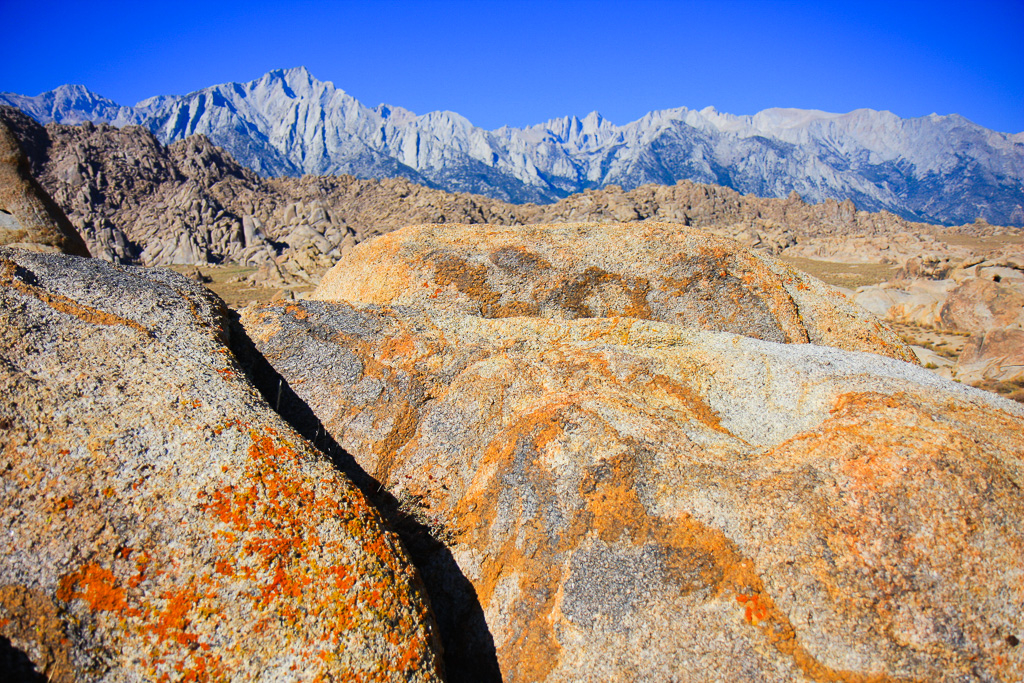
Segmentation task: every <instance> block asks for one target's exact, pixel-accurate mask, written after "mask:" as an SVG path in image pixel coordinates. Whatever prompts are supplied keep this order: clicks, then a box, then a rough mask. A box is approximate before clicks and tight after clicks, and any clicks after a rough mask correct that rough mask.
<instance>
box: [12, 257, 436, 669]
mask: <svg viewBox="0 0 1024 683" xmlns="http://www.w3.org/2000/svg"><path fill="white" fill-rule="evenodd" d="M225 313H226V311H225V309H224V308H223V304H222V303H221V302H220V300H219V299H216V297H214V296H213V295H211V294H209V293H208V292H207V291H206V290H204V289H202V288H201V287H199V286H197V285H195V284H193V283H191V282H190V281H189V280H187V279H186V278H184V277H182V276H178V275H174V274H173V273H170V272H167V271H159V270H146V269H136V268H119V267H115V266H111V265H109V264H105V263H102V262H100V261H97V260H92V259H76V258H69V257H63V256H59V255H49V254H46V255H44V254H30V253H27V252H22V251H17V250H12V249H0V429H2V430H3V443H2V448H0V525H2V528H3V529H4V533H3V535H2V537H0V636H3V639H2V641H0V658H6V659H10V660H12V661H15V662H20V663H21V664H20V665H25V666H28V667H29V668H31V667H33V666H34V668H35V669H36V672H37V673H39V674H42V675H45V676H46V677H47V678H48V680H50V681H99V680H103V681H127V680H147V681H156V680H161V677H164V679H166V677H168V676H169V677H170V678H171V679H172V680H179V679H180V680H220V679H227V678H231V679H237V680H256V679H261V680H314V679H317V680H320V679H323V678H325V677H333V678H334V679H345V680H354V679H358V680H394V681H399V680H402V681H405V680H416V681H432V680H440V671H439V667H440V664H439V658H438V656H437V654H436V649H435V648H436V640H435V635H434V631H433V626H432V622H431V620H430V618H429V616H428V614H427V607H426V604H425V602H424V600H423V598H422V595H421V592H420V589H419V588H418V580H417V579H416V578H415V575H414V570H413V569H412V567H411V566H410V565H409V564H408V562H407V560H406V556H405V554H404V552H403V551H402V550H401V548H400V547H399V545H398V541H397V538H396V537H395V536H394V535H393V534H392V533H390V532H385V531H384V530H383V529H382V527H381V524H380V518H379V516H378V514H377V513H376V512H375V511H374V510H373V509H372V508H370V507H369V505H368V504H367V502H366V501H365V499H364V497H363V496H362V494H361V493H360V492H359V491H358V490H356V489H355V488H354V486H353V485H352V484H351V483H350V482H349V481H348V479H346V478H345V477H344V476H343V475H342V474H341V473H340V472H338V471H337V470H335V469H334V468H333V466H332V465H331V464H330V463H329V462H328V461H326V459H325V458H324V457H323V456H322V455H320V454H319V453H317V452H316V451H315V450H313V449H312V448H311V447H310V446H309V445H308V444H307V443H306V442H305V441H304V440H303V439H302V438H301V437H299V436H298V435H297V434H296V433H295V432H294V431H292V430H291V429H290V428H289V427H288V426H287V425H286V424H285V423H284V422H283V421H282V420H281V419H280V418H279V417H278V416H277V415H276V414H275V413H274V412H273V411H271V410H270V408H269V407H268V406H267V405H266V404H265V403H264V402H263V400H262V399H261V398H260V396H259V394H257V393H256V391H255V390H254V389H253V388H252V386H251V385H250V384H249V382H248V380H247V379H246V378H245V375H244V373H243V372H242V369H241V367H240V366H239V365H238V363H237V362H236V361H235V358H234V355H233V354H232V352H231V350H229V347H228V344H229V343H231V340H230V339H229V335H230V331H229V327H228V325H227V321H226V319H225V317H224V316H225ZM25 666H22V668H23V669H24V668H25Z"/></svg>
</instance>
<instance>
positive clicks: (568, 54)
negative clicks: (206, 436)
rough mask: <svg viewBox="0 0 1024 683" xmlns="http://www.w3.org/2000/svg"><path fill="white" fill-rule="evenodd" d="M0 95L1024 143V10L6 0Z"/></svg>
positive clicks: (938, 5) (646, 2)
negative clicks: (797, 123)
mask: <svg viewBox="0 0 1024 683" xmlns="http://www.w3.org/2000/svg"><path fill="white" fill-rule="evenodd" d="M0 19H3V20H4V22H5V23H6V24H7V25H9V26H34V25H37V24H40V22H44V23H45V26H46V35H47V47H46V49H45V50H40V49H39V46H38V43H37V37H36V36H35V35H34V34H33V32H31V31H14V32H12V34H11V35H10V36H8V38H7V40H5V41H4V42H3V43H2V44H0V65H2V66H0V91H7V92H17V93H24V94H28V95H35V94H38V93H41V92H45V91H48V90H52V89H54V88H56V87H58V86H60V85H62V84H65V83H82V84H85V85H87V86H88V87H89V89H90V90H92V91H94V92H99V93H103V94H104V95H105V96H106V97H109V98H111V99H112V100H115V101H117V102H120V103H123V104H131V103H133V102H138V101H140V100H143V99H146V98H148V97H151V96H154V95H159V94H167V93H177V94H181V93H189V92H194V91H197V90H200V89H202V88H205V87H207V86H209V85H210V84H213V83H227V82H234V81H241V82H245V81H249V80H252V79H255V78H258V77H259V76H260V75H262V74H264V73H266V72H268V71H271V70H273V69H276V68H280V67H289V66H293V65H299V64H302V65H305V66H307V67H308V68H309V69H310V70H311V71H312V72H313V73H316V74H319V75H325V76H329V77H331V78H333V79H334V80H335V82H337V83H339V84H341V85H343V86H344V88H345V90H346V92H348V93H349V94H350V95H352V96H353V97H355V98H357V99H359V100H360V101H361V102H366V103H368V104H370V105H373V104H374V103H379V102H394V103H397V104H401V105H402V106H403V107H405V108H406V109H409V110H411V111H416V112H430V111H436V110H451V111H457V112H459V113H460V114H462V115H463V116H465V117H467V118H468V119H469V120H471V121H473V122H474V124H476V125H478V126H480V127H482V128H484V129H487V130H495V129H497V128H500V127H502V126H504V125H508V126H511V127H519V128H522V127H526V126H529V125H532V124H535V123H537V122H539V121H547V120H549V119H552V118H557V117H560V116H563V115H566V114H569V115H572V114H575V115H577V116H579V117H581V118H582V117H583V116H584V115H585V114H587V113H588V112H590V111H593V110H597V111H599V112H601V114H602V115H603V116H604V117H605V118H607V119H608V120H610V121H615V122H617V123H620V124H621V123H624V122H628V121H635V120H636V119H638V118H640V117H642V116H643V115H644V114H645V113H647V112H650V111H660V110H664V109H669V108H672V107H677V106H680V105H686V106H688V107H691V108H694V109H698V110H699V109H703V108H705V107H707V106H714V107H715V108H717V109H718V110H719V111H727V112H732V113H735V114H740V115H753V114H754V113H755V112H758V111H762V110H764V109H768V108H772V107H793V108H800V109H815V110H821V111H830V112H849V111H852V110H854V109H859V108H870V109H875V110H880V111H891V112H893V113H894V114H896V115H898V116H900V117H902V118H914V117H919V116H926V115H928V114H931V113H937V114H940V115H946V114H951V113H957V114H960V115H962V116H964V117H965V118H967V119H969V120H971V121H973V122H975V123H977V124H978V125H981V126H984V127H986V128H989V129H992V130H998V131H1003V132H1008V133H1016V132H1022V131H1024V106H1022V101H1021V99H1020V96H1019V93H1021V92H1024V43H1022V41H1020V39H1019V36H1020V35H1022V34H1024V5H1022V4H1021V3H1019V2H1015V1H1010V0H978V2H974V3H971V5H970V7H969V8H965V7H964V6H962V4H960V3H953V2H951V1H949V0H935V1H933V2H927V3H926V2H923V0H908V1H907V2H901V3H891V2H890V3H886V2H882V0H864V1H861V2H856V3H854V2H849V1H847V2H843V1H842V0H838V1H837V2H833V3H828V4H822V3H816V2H811V1H810V0H793V1H792V2H786V3H776V2H764V1H763V0H727V1H725V2H721V1H715V2H712V1H711V0H684V1H674V0H635V1H633V2H630V3H628V5H627V4H624V3H621V2H617V1H615V0H587V1H586V2H583V0H517V2H515V3H502V2H495V3H471V2H469V1H468V0H430V1H429V2H410V1H407V0H406V1H403V0H363V1H362V2H358V3H357V2H353V1H351V0H340V1H330V2H329V1H327V0H301V1H298V0H291V1H289V0H284V1H283V2H270V1H268V0H249V1H248V2H245V3H242V2H239V1H238V0H228V1H227V2H218V3H202V2H198V1H197V0H181V2H178V3H175V6H174V11H167V10H166V8H163V7H160V6H159V5H147V4H139V3H128V2H125V1H124V0H101V1H100V2H98V3H92V4H89V5H80V4H75V3H67V2H65V1H63V0H38V2H33V3H22V4H18V3H4V4H2V5H0Z"/></svg>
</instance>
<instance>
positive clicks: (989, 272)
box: [852, 254, 1024, 384]
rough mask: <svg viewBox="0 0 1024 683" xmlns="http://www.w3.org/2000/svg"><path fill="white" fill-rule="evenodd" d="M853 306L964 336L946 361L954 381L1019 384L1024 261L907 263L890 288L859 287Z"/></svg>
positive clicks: (1023, 371)
mask: <svg viewBox="0 0 1024 683" xmlns="http://www.w3.org/2000/svg"><path fill="white" fill-rule="evenodd" d="M852 298H853V302H854V303H855V304H857V305H859V306H861V307H862V308H864V309H866V310H868V311H870V312H872V313H874V314H875V315H877V316H879V317H881V318H883V319H885V320H889V321H892V322H895V323H904V324H910V325H915V326H918V327H920V328H923V329H925V330H928V329H932V330H937V331H944V332H953V333H958V334H970V335H971V338H970V339H969V340H968V341H967V343H966V345H965V346H964V348H963V351H962V353H961V354H960V355H959V357H958V358H956V359H955V360H956V362H955V364H953V365H952V367H951V368H948V369H947V368H946V366H947V365H949V364H950V363H945V362H937V361H935V360H934V359H933V360H931V362H929V364H930V365H934V366H936V369H938V370H940V371H941V372H942V373H944V374H945V373H947V372H948V373H950V376H952V377H954V378H955V379H957V380H959V381H961V382H967V383H970V384H980V383H983V382H988V383H991V382H1020V381H1024V336H1022V335H1024V258H1022V257H1021V256H1020V255H1018V254H1011V255H1009V256H1004V257H1002V258H996V259H979V258H969V259H966V260H961V261H959V262H952V261H950V260H949V259H943V258H935V257H931V258H921V257H918V258H914V259H910V260H909V261H908V262H907V263H906V264H905V265H904V266H903V268H901V269H900V271H899V272H898V273H897V275H896V277H895V278H894V279H893V280H892V281H890V282H884V283H882V284H880V285H873V286H870V287H861V288H858V290H857V291H856V292H855V293H854V295H853V297H852Z"/></svg>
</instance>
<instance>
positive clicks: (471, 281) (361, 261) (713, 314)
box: [313, 222, 917, 363]
mask: <svg viewBox="0 0 1024 683" xmlns="http://www.w3.org/2000/svg"><path fill="white" fill-rule="evenodd" d="M313 298H314V299H319V300H324V301H351V302H361V303H386V304H393V305H405V304H417V305H423V306H429V307H430V308H432V309H437V310H448V311H453V312H459V313H465V314H469V315H479V316H483V317H485V318H507V317H514V316H532V317H544V318H569V319H574V318H604V317H612V316H629V317H633V318H641V319H647V320H660V321H662V322H669V323H675V324H680V325H686V326H691V327H699V328H702V329H707V330H718V331H723V332H733V333H736V334H742V335H744V336H747V337H754V338H757V339H765V340H768V341H776V342H788V343H807V342H810V343H812V344H821V345H826V346H835V347H838V348H843V349H848V350H853V351H868V352H871V353H878V354H882V355H886V356H890V357H892V358H898V359H900V360H905V361H908V362H912V363H916V362H917V361H916V358H915V356H914V354H913V352H912V351H911V350H910V348H909V347H908V346H907V345H906V344H905V343H904V342H903V341H902V340H901V339H900V338H899V337H898V336H897V335H896V334H895V333H894V332H892V331H891V330H890V329H888V328H887V327H885V326H884V325H882V324H880V323H879V322H878V321H877V320H876V319H874V318H873V317H872V316H869V315H866V314H865V313H864V312H863V311H862V310H861V309H859V308H857V307H855V306H853V305H851V304H850V303H849V302H848V301H847V300H846V299H845V297H844V296H843V295H842V294H840V293H838V292H836V291H835V290H833V289H831V288H830V287H828V286H826V285H825V284H823V283H822V282H820V281H819V280H817V279H815V278H813V277H811V276H810V275H807V274H805V273H801V272H800V271H798V270H795V269H793V268H790V267H789V266H787V265H785V264H783V263H782V262H780V261H778V260H776V259H774V258H773V257H771V256H766V255H762V254H756V253H754V252H752V251H749V250H747V249H744V248H743V247H741V246H740V244H739V243H738V242H736V241H734V240H731V239H728V238H724V237H717V236H715V235H712V234H710V233H708V232H705V231H702V230H698V229H695V228H688V227H685V226H682V225H679V224H668V223H653V222H644V223H622V224H608V223H604V224H601V223H580V224H562V225H527V226H516V227H505V226H493V225H421V226H411V227H408V228H403V229H402V230H397V231H395V232H391V233H388V234H387V235H382V236H380V237H377V238H375V239H373V240H370V241H368V242H364V243H362V244H360V245H358V246H357V247H356V248H355V249H354V250H353V251H352V252H350V253H349V254H348V255H347V256H345V257H344V258H343V259H342V260H341V261H340V262H339V263H338V264H337V265H335V266H334V268H332V269H331V270H330V271H329V272H328V273H327V274H326V275H325V276H324V278H323V280H322V281H321V283H320V286H319V287H318V288H317V290H316V292H315V293H314V295H313Z"/></svg>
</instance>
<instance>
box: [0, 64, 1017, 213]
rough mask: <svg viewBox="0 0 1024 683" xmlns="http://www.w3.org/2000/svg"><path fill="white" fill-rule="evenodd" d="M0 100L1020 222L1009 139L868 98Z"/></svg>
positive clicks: (358, 163)
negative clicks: (624, 118) (506, 110)
mask: <svg viewBox="0 0 1024 683" xmlns="http://www.w3.org/2000/svg"><path fill="white" fill-rule="evenodd" d="M0 103H8V104H14V105H16V106H20V107H24V108H25V109H26V110H27V111H30V112H32V113H33V115H35V116H37V117H39V118H40V120H43V121H50V120H55V119H56V120H60V121H65V122H68V123H75V122H78V121H81V120H83V119H92V120H95V121H97V122H100V121H113V122H115V123H121V124H123V123H133V122H137V121H142V122H143V123H144V124H145V125H146V126H147V127H148V129H149V130H152V131H153V132H154V133H155V134H156V135H157V137H159V139H160V140H161V141H163V142H167V143H169V142H173V141H177V140H181V139H184V138H186V137H189V136H191V135H196V134H201V135H206V136H208V137H209V138H210V139H212V140H213V141H214V142H216V143H217V144H218V145H221V146H223V147H225V148H226V149H227V150H229V151H230V152H231V154H232V155H233V156H234V157H235V158H236V159H238V160H239V161H240V162H241V163H243V164H244V165H246V166H247V167H248V168H251V169H254V170H256V171H257V172H259V173H262V174H264V175H272V176H280V175H294V176H298V175H302V174H306V173H309V174H338V173H346V174H348V173H350V174H353V175H356V176H359V177H363V178H382V177H396V176H402V177H406V178H409V179H411V180H413V181H415V182H418V183H421V184H429V185H432V186H434V187H438V188H443V189H446V190H448V191H456V192H473V193H477V194H482V195H486V196H489V197H494V198H498V199H502V200H506V201H513V202H525V201H538V202H551V201H555V200H557V199H559V198H562V197H565V196H567V195H569V194H572V193H575V192H581V191H583V190H586V189H589V188H598V187H606V186H609V185H617V186H621V187H625V188H627V189H634V188H637V187H640V186H642V185H645V184H652V183H653V184H659V185H672V184H674V183H676V182H677V181H679V180H686V181H691V182H700V183H715V184H720V185H727V186H729V187H732V188H733V189H735V190H736V191H738V192H740V193H743V194H755V195H758V196H762V197H779V198H782V197H786V196H787V195H789V194H791V193H794V192H796V193H799V194H800V195H802V196H804V197H807V198H808V199H810V200H812V201H814V202H815V203H820V202H823V201H825V200H828V199H833V200H838V201H844V200H847V199H850V200H852V201H853V202H854V203H856V204H857V205H858V206H859V207H861V208H866V209H870V210H872V211H879V210H889V211H892V212H894V213H897V214H899V215H902V216H904V217H907V218H912V219H915V220H929V221H934V222H940V223H962V222H964V221H972V220H974V219H975V218H976V217H978V216H981V217H983V218H985V219H987V220H989V221H992V222H996V223H1004V224H1012V225H1024V189H1022V181H1024V177H1022V168H1024V167H1022V163H1021V162H1022V159H1024V156H1022V152H1021V147H1020V143H1021V142H1022V139H1024V136H1022V135H1021V134H1019V133H1018V134H1008V133H999V132H996V131H992V130H987V129H985V128H983V127H981V126H978V125H976V124H974V123H972V122H971V121H968V120H967V119H965V118H963V117H961V116H958V115H956V114H952V115H949V116H937V115H934V114H932V115H930V116H925V117H920V118H913V119H902V118H900V117H898V116H895V115H894V114H892V113H891V112H887V111H872V110H869V109H858V110H856V111H852V112H849V113H845V114H832V113H827V112H822V111H812V110H799V109H767V110H765V111H762V112H759V113H757V114H755V115H753V116H733V115H731V114H726V113H723V112H719V111H716V110H715V109H714V108H713V107H707V108H705V109H701V110H699V111H697V110H692V109H687V108H686V107H679V108H677V109H667V110H662V111H654V112H650V113H649V114H647V115H645V116H643V117H642V118H640V119H638V120H636V121H633V122H630V123H627V124H625V125H615V124H613V123H612V122H610V121H608V120H606V119H604V118H602V117H601V115H600V114H598V113H597V112H591V113H590V114H589V115H587V116H586V117H584V118H582V119H580V118H578V117H576V116H566V117H561V118H556V119H552V120H550V121H547V122H545V123H541V124H538V125H534V126H530V127H527V128H511V127H503V128H500V129H498V130H494V131H488V130H483V129H481V128H478V127H476V126H474V125H473V124H472V123H471V122H470V121H468V120H467V119H466V118H464V117H462V116H460V115H458V114H456V113H453V112H447V111H443V112H442V111H435V112H430V113H427V114H424V115H421V116H417V115H416V114H414V113H413V112H410V111H408V110H405V109H402V108H401V107H394V106H390V105H383V104H382V105H379V106H377V107H374V108H370V107H367V106H365V105H364V104H362V103H361V102H359V101H358V100H356V99H355V98H353V97H352V96H351V95H349V94H347V93H346V92H345V91H343V90H340V89H338V88H336V87H335V86H334V84H333V83H331V82H329V81H319V80H317V79H316V78H315V77H314V76H313V75H312V74H311V73H310V72H309V71H308V70H307V69H305V68H303V67H299V68H294V69H287V70H280V69H279V70H274V71H270V72H268V73H266V74H264V75H263V76H261V77H260V78H258V79H255V80H253V81H249V82H247V83H223V84H219V85H214V86H211V87H208V88H203V89H202V90H198V91H196V92H192V93H189V94H187V95H180V96H178V95H167V96H161V97H156V98H151V99H149V100H146V101H144V102H140V103H138V104H137V105H136V106H135V107H134V108H130V107H119V106H118V105H116V104H115V103H113V102H110V101H109V100H106V99H105V98H101V97H98V96H96V95H93V94H92V93H89V92H88V91H84V89H81V88H80V86H77V87H76V86H64V87H62V88H59V89H58V90H56V91H53V92H50V93H44V94H42V95H39V96H37V97H25V96H20V95H11V94H8V93H3V94H0ZM76 104H77V105H79V106H78V107H76V106H74V105H76ZM69 105H70V106H69ZM576 220H583V217H578V218H576ZM616 220H618V221H625V220H632V217H630V216H618V217H616Z"/></svg>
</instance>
